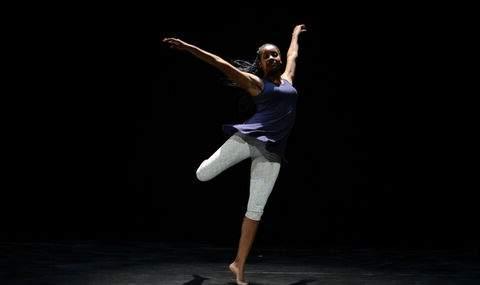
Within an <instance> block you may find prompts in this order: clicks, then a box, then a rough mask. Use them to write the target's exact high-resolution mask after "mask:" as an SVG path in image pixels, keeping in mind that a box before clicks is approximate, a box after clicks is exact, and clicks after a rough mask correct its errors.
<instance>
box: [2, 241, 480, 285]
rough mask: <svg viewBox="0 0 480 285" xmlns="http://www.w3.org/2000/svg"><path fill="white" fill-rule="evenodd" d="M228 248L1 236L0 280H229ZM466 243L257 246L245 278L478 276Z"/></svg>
mask: <svg viewBox="0 0 480 285" xmlns="http://www.w3.org/2000/svg"><path fill="white" fill-rule="evenodd" d="M233 254H234V249H232V248H227V247H218V246H211V245H208V244H201V243H198V244H194V243H177V244H172V243H163V242H139V241H55V242H53V241H51V242H45V241H43V242H0V284H2V285H10V284H39V285H41V284H43V285H46V284H98V285H100V284H115V285H121V284H125V285H126V284H139V285H140V284H166V285H170V284H172V285H173V284H190V285H192V284H193V285H200V284H202V285H209V284H234V283H233V281H234V280H233V275H232V274H231V273H230V271H228V269H227V266H228V264H229V262H230V261H231V259H232V256H233ZM479 261H480V257H479V255H478V252H473V251H470V250H455V251H453V250H429V251H427V250H425V251H419V250H415V251H412V250H388V249H382V250H379V249H373V248H364V249H345V248H343V249H340V248H336V249H323V250H319V249H316V250H311V249H305V248H304V249H280V248H270V249H259V248H256V249H255V250H253V251H252V255H251V256H250V258H249V262H248V267H247V269H246V276H247V281H249V282H250V283H249V284H251V285H260V284H262V285H267V284H277V285H281V284H285V285H287V284H289V285H302V284H309V285H314V284H436V285H442V284H472V285H473V284H480V262H479Z"/></svg>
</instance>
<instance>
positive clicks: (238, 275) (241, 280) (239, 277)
mask: <svg viewBox="0 0 480 285" xmlns="http://www.w3.org/2000/svg"><path fill="white" fill-rule="evenodd" d="M228 268H230V271H232V273H233V274H234V275H235V280H236V281H237V285H248V283H247V282H245V276H244V272H243V268H242V269H241V270H240V268H238V266H237V263H236V262H232V264H230V265H229V266H228Z"/></svg>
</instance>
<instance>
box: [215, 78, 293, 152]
mask: <svg viewBox="0 0 480 285" xmlns="http://www.w3.org/2000/svg"><path fill="white" fill-rule="evenodd" d="M262 80H263V84H264V87H263V90H262V92H261V93H260V94H259V95H257V96H253V97H252V99H253V101H254V103H255V106H256V112H255V114H254V115H253V116H252V117H250V118H249V119H248V120H246V121H245V122H243V123H242V124H226V125H223V130H224V132H225V133H227V134H229V135H231V134H234V133H237V134H239V135H241V136H242V137H244V138H247V139H249V138H250V139H251V138H254V140H251V141H252V142H254V143H256V144H257V145H258V144H259V145H260V146H263V149H261V150H262V152H263V151H265V153H264V154H265V156H266V157H267V159H269V160H278V159H283V160H285V161H286V159H285V148H286V144H287V139H288V136H289V135H290V131H291V130H292V128H293V125H294V123H295V114H296V106H297V97H298V93H297V90H296V89H295V87H293V86H292V85H291V84H290V82H288V81H286V80H284V79H282V80H281V84H280V85H279V86H277V85H275V84H273V82H271V81H268V80H266V79H262ZM275 157H276V159H275Z"/></svg>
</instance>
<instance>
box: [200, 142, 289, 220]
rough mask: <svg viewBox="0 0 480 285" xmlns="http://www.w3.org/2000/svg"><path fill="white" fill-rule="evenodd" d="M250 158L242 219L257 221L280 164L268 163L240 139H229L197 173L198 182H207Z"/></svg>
mask: <svg viewBox="0 0 480 285" xmlns="http://www.w3.org/2000/svg"><path fill="white" fill-rule="evenodd" d="M248 157H251V158H252V165H251V170H250V195H249V198H248V205H247V212H246V214H245V216H246V217H247V218H249V219H251V220H255V221H259V220H260V218H261V217H262V214H263V208H264V207H265V204H266V203H267V200H268V197H269V196H270V193H272V189H273V186H274V184H275V181H276V180H277V177H278V173H279V171H280V163H279V162H272V161H269V160H267V159H266V158H265V157H264V156H263V155H262V153H261V152H260V151H259V150H258V148H257V147H255V146H253V145H251V144H248V143H247V142H246V141H245V140H244V139H242V138H241V137H240V136H237V135H233V136H231V137H230V138H229V139H228V140H227V141H226V142H225V143H224V144H223V145H222V146H221V147H220V148H219V149H218V150H217V151H216V152H215V153H214V154H213V155H212V156H210V158H208V159H206V160H204V161H203V162H202V163H201V164H200V167H198V169H197V172H196V173H197V178H198V179H199V180H200V181H208V180H210V179H212V178H214V177H215V176H217V175H218V174H220V173H221V172H222V171H224V170H226V169H228V168H229V167H231V166H233V165H235V164H237V163H239V162H240V161H242V160H244V159H246V158H248Z"/></svg>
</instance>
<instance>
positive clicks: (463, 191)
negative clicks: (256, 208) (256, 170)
mask: <svg viewBox="0 0 480 285" xmlns="http://www.w3.org/2000/svg"><path fill="white" fill-rule="evenodd" d="M192 15H193V16H192ZM103 16H104V15H103ZM118 18H120V19H118ZM118 18H117V17H115V20H112V21H109V20H107V19H109V18H107V17H105V18H102V15H100V16H98V17H95V22H93V23H97V22H98V23H99V24H98V25H96V24H92V23H89V24H90V25H88V28H85V27H84V26H82V23H77V24H72V26H71V27H70V26H67V27H63V28H62V29H61V30H58V32H57V33H51V32H50V33H48V36H47V40H46V42H47V43H48V44H47V45H46V46H43V47H38V49H37V50H39V52H38V54H37V53H35V56H33V60H32V62H29V66H31V69H29V70H30V71H29V72H28V73H27V75H24V76H23V77H22V78H21V80H20V81H21V82H20V83H19V85H18V87H19V88H20V90H22V86H24V88H25V90H26V92H23V93H22V92H20V95H19V96H20V97H21V98H19V99H20V100H19V103H18V104H22V105H17V106H21V107H20V111H19V112H16V114H15V115H14V116H13V117H12V119H11V122H13V123H14V124H10V125H12V126H14V127H13V128H12V132H11V133H10V132H9V134H11V135H8V136H7V138H9V141H11V142H12V149H13V151H11V152H10V153H11V154H12V158H13V159H12V160H11V161H12V162H11V163H9V165H8V167H7V168H8V169H9V171H8V172H6V176H7V178H10V179H9V180H8V181H10V182H13V183H11V184H10V183H8V185H10V186H8V187H7V186H6V187H5V188H4V191H3V192H4V198H5V199H2V200H3V202H4V204H5V207H3V209H5V215H3V217H4V218H5V220H4V223H3V225H4V231H2V237H3V238H4V239H18V240H20V239H31V238H35V239H38V238H40V239H83V238H87V239H103V238H106V239H147V240H160V241H198V242H211V243H216V244H228V245H230V244H233V243H235V242H236V240H237V239H238V234H239V230H240V228H239V227H240V222H241V219H242V216H243V214H244V211H245V207H246V202H247V198H248V183H249V161H248V160H246V161H244V162H241V163H240V164H238V165H236V166H235V167H233V168H231V169H229V170H227V171H225V172H224V173H222V174H221V175H220V176H218V177H217V178H215V179H213V180H211V181H209V182H203V183H202V182H199V181H197V180H196V177H195V170H196V168H197V167H198V166H199V165H200V163H201V162H202V160H204V159H206V158H208V157H209V156H210V155H211V154H212V153H213V152H214V151H215V150H216V149H217V148H218V147H219V146H220V145H221V144H222V143H223V142H224V140H225V139H226V137H225V136H224V134H223V133H222V131H221V125H222V124H223V123H228V122H237V121H241V120H243V119H245V118H246V117H247V116H248V115H249V110H248V109H245V108H244V107H245V105H244V104H243V103H242V102H243V97H242V94H240V93H239V92H237V91H235V90H234V89H232V88H230V87H228V86H227V85H226V84H225V80H224V77H223V76H222V74H221V73H220V72H219V71H217V70H215V69H214V68H213V67H211V66H209V65H207V64H205V63H203V62H201V61H200V60H198V59H196V58H194V57H193V56H191V55H189V54H186V53H184V52H179V51H174V50H170V49H168V48H167V47H165V46H164V45H162V44H161V39H162V38H163V37H167V36H168V37H170V36H173V37H178V38H181V39H183V40H185V41H187V42H190V43H193V44H196V45H198V46H199V47H201V48H203V49H205V50H207V51H210V52H213V53H215V54H217V55H219V56H221V57H223V58H225V59H227V60H232V59H246V60H251V59H253V56H254V54H255V51H256V49H257V48H258V47H259V46H260V45H261V44H263V43H265V42H271V43H274V44H277V45H278V46H279V47H280V49H281V50H282V52H283V55H285V54H286V51H287V49H288V45H289V41H290V36H291V32H292V29H293V27H294V25H295V24H300V23H303V24H306V26H307V30H308V31H307V32H306V33H304V34H302V35H301V37H300V41H299V44H300V50H299V58H298V62H297V63H298V64H297V76H296V79H295V86H296V87H297V89H298V91H299V101H298V110H297V121H296V125H295V127H294V129H293V132H292V134H291V137H290V140H289V145H288V149H287V158H288V160H289V163H288V164H286V165H283V166H282V169H281V172H280V176H279V178H278V180H277V183H276V186H275V189H274V191H273V193H272V195H271V197H270V199H269V201H268V204H267V207H266V209H265V213H264V216H263V221H262V224H261V228H260V231H259V234H258V239H257V241H258V243H260V244H263V245H265V246H267V245H280V246H285V247H288V246H320V247H321V246H329V245H347V246H349V245H360V246H364V245H367V246H418V247H463V246H470V247H471V246H473V247H476V246H478V238H479V235H478V232H477V230H476V226H475V224H476V215H478V209H477V203H476V198H475V197H476V192H477V189H476V187H475V186H474V185H475V184H473V186H472V184H468V183H466V180H467V179H466V178H467V177H469V176H470V175H473V171H472V170H468V169H469V168H467V167H465V165H466V163H465V162H463V161H461V160H463V159H467V160H469V157H472V154H471V153H469V151H465V150H466V146H467V145H468V144H469V139H468V137H469V136H472V135H473V133H474V130H475V129H474V128H470V127H467V126H466V125H467V124H466V123H468V122H469V121H471V113H468V112H467V111H464V109H463V108H462V109H459V108H458V102H459V101H461V100H462V99H461V98H462V97H461V94H468V93H467V92H466V91H465V90H464V86H465V81H468V78H469V76H468V75H467V74H468V73H467V69H466V67H464V65H460V66H458V65H456V63H459V62H457V61H459V60H458V59H457V56H461V53H459V52H458V51H455V52H453V48H455V44H454V43H455V42H456V40H457V39H456V37H455V35H452V34H450V33H447V31H448V29H449V28H450V26H449V24H448V21H437V19H432V18H429V17H426V16H425V15H424V14H422V12H418V13H415V12H412V11H409V12H408V13H406V14H402V13H398V14H397V13H395V11H394V10H391V9H389V10H388V11H384V13H373V12H368V9H367V12H362V13H355V12H352V11H350V12H348V13H347V12H345V13H340V12H338V11H337V12H336V13H335V14H333V13H332V12H331V11H329V10H327V9H321V10H314V9H310V8H303V9H301V8H296V9H270V8H269V7H265V9H262V8H258V9H235V10H233V9H232V10H230V11H228V13H214V12H210V13H203V12H202V13H200V12H198V13H197V14H189V16H187V15H184V14H183V13H181V10H168V9H166V10H164V11H159V12H158V14H156V15H155V16H151V15H148V16H147V15H145V16H143V15H138V14H136V15H135V16H131V17H130V16H125V17H118ZM446 19H447V20H448V15H447V16H446ZM443 20H445V18H444V19H443ZM86 22H88V21H86ZM83 23H85V22H83ZM53 26H54V24H53V23H52V27H53ZM55 31H57V30H55ZM39 38H43V37H41V36H39ZM40 42H42V41H40ZM451 47H453V48H452V49H451ZM461 64H464V62H461ZM27 89H28V91H27ZM30 97H31V99H30ZM17 99H18V98H17ZM467 105H468V103H467ZM17 126H18V127H17ZM472 160H473V159H472ZM6 185H7V183H6Z"/></svg>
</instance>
